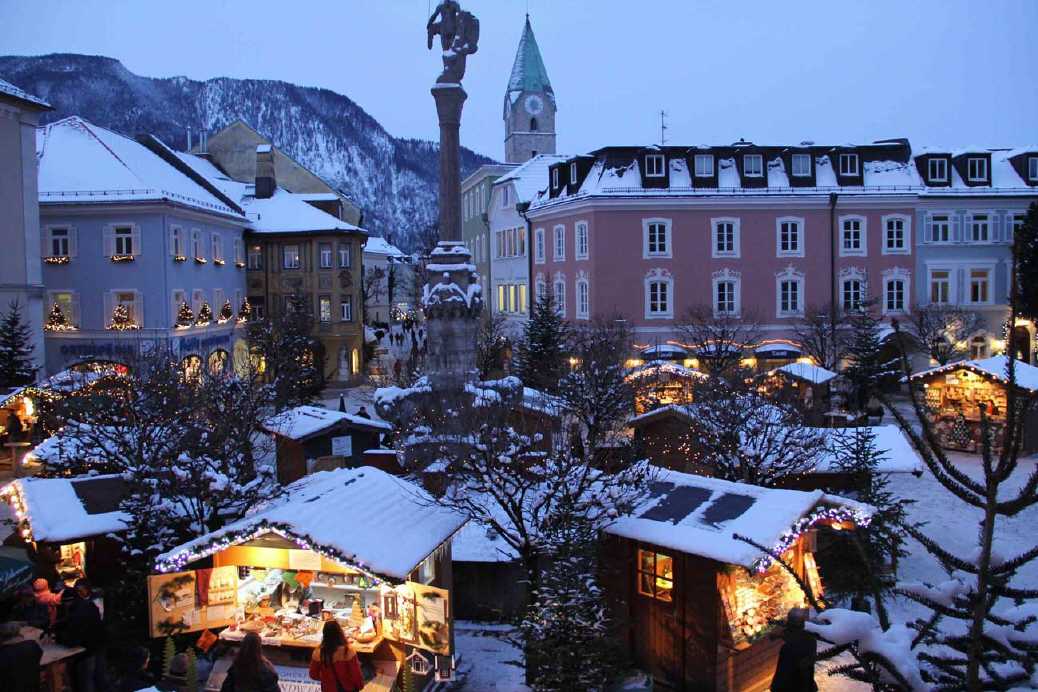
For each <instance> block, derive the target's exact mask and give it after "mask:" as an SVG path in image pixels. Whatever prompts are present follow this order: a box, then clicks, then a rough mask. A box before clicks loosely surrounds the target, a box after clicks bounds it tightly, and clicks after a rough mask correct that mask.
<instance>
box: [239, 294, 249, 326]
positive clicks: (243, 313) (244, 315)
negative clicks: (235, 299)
mask: <svg viewBox="0 0 1038 692" xmlns="http://www.w3.org/2000/svg"><path fill="white" fill-rule="evenodd" d="M250 317H252V306H251V305H249V299H248V298H242V299H241V305H240V306H239V307H238V321H239V322H248V321H249V318H250Z"/></svg>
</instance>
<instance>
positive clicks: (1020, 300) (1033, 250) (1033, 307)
mask: <svg viewBox="0 0 1038 692" xmlns="http://www.w3.org/2000/svg"><path fill="white" fill-rule="evenodd" d="M1014 252H1015V253H1016V272H1017V273H1016V275H1017V285H1016V291H1017V301H1016V305H1017V311H1018V312H1019V314H1020V316H1021V317H1026V318H1028V319H1032V320H1033V319H1038V203H1035V202H1032V203H1031V206H1030V207H1029V208H1028V209H1027V216H1026V217H1024V225H1023V226H1021V227H1020V228H1019V229H1017V231H1016V238H1015V239H1014Z"/></svg>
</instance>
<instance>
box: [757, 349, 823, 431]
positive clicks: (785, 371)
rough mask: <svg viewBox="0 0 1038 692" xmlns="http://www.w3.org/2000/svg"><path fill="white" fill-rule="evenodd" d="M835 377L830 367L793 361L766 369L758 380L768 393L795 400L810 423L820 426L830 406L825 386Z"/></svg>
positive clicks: (787, 399)
mask: <svg viewBox="0 0 1038 692" xmlns="http://www.w3.org/2000/svg"><path fill="white" fill-rule="evenodd" d="M835 377H836V373H835V372H832V371H831V370H826V369H825V368H823V367H819V366H817V365H814V364H812V363H800V362H797V363H787V364H786V365H783V366H781V367H778V368H774V369H772V370H769V371H768V372H767V373H766V374H765V375H764V376H763V377H762V378H761V383H762V386H763V387H764V389H765V391H766V392H767V393H768V394H769V395H771V396H775V397H779V398H782V399H784V400H786V401H793V402H796V403H797V405H798V406H800V408H801V409H802V410H803V411H804V414H805V415H806V416H807V419H808V421H809V422H810V423H811V424H812V425H820V424H822V423H823V422H825V412H826V411H828V410H829V409H830V408H831V406H830V404H831V400H830V399H831V397H830V391H829V388H830V383H831V382H832V380H833V379H834V378H835Z"/></svg>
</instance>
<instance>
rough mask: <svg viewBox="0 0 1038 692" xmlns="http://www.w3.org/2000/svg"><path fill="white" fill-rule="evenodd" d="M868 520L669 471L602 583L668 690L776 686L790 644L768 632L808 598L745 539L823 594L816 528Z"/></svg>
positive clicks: (630, 637)
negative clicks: (784, 650)
mask: <svg viewBox="0 0 1038 692" xmlns="http://www.w3.org/2000/svg"><path fill="white" fill-rule="evenodd" d="M869 519H870V510H869V508H867V507H866V506H864V505H861V504H858V503H855V502H852V501H850V500H845V499H843V498H839V497H835V496H831V495H826V494H824V493H822V492H818V491H815V492H802V491H797V490H777V489H771V488H762V487H759V486H753V485H746V484H742V483H731V482H728V481H722V480H718V479H713V478H705V477H702V476H695V475H690V474H684V473H677V472H674V471H666V470H664V471H661V472H660V474H659V477H658V479H657V481H656V482H655V483H654V485H653V488H652V493H651V495H650V497H649V498H648V499H647V500H645V501H644V502H643V503H642V504H641V505H640V506H639V507H638V509H637V510H635V512H633V513H632V514H630V515H628V516H626V517H622V518H621V519H619V520H618V521H617V522H615V523H614V524H612V525H611V526H610V527H609V528H607V529H606V533H607V536H606V543H607V545H606V553H605V554H606V556H607V557H606V563H605V564H606V565H607V569H606V573H605V575H604V577H603V581H604V583H605V585H606V588H607V590H608V591H609V593H610V594H611V595H612V596H614V597H615V598H616V599H617V601H618V602H620V603H621V604H623V608H622V609H621V614H620V622H619V628H620V637H621V640H622V642H623V644H624V645H625V647H626V649H627V652H628V654H629V655H630V657H631V658H632V660H633V661H634V662H635V664H636V665H638V666H639V667H641V668H642V669H643V670H646V671H647V672H649V673H650V674H651V675H652V676H653V678H655V680H656V681H657V682H658V683H659V684H660V685H661V686H665V687H666V689H673V690H717V691H719V692H720V691H724V692H757V691H758V690H765V689H767V687H768V684H769V683H770V681H771V676H772V673H773V672H774V670H775V663H776V659H777V656H778V650H779V647H780V645H781V640H778V639H774V638H772V637H770V636H769V635H770V634H772V633H773V632H774V631H775V628H776V627H778V626H779V623H780V622H781V621H782V620H783V619H784V618H785V616H786V614H787V613H788V611H789V609H790V608H792V607H799V606H802V605H804V604H805V603H806V602H807V601H806V598H805V595H804V593H803V592H802V591H801V589H800V587H799V586H798V585H797V583H796V581H795V580H794V579H793V578H792V577H791V575H789V573H788V572H786V571H785V570H784V569H783V568H782V567H781V566H780V565H778V564H777V563H774V562H772V560H771V559H770V558H769V557H768V556H767V554H766V553H764V552H762V551H761V550H759V549H757V548H755V547H753V546H752V545H750V544H749V543H746V542H744V541H742V540H739V539H738V538H736V536H737V535H738V536H744V537H746V538H749V539H751V540H752V541H754V542H755V543H757V544H758V545H762V546H766V547H768V548H769V549H770V550H773V551H775V552H777V553H779V554H781V555H782V556H783V559H784V560H786V561H787V562H788V563H789V564H791V565H792V566H793V567H794V569H795V570H796V571H797V573H798V575H799V576H800V577H802V578H803V579H804V580H805V581H806V582H807V583H808V584H809V585H810V586H811V588H812V590H813V591H816V592H821V591H822V584H821V580H820V578H819V576H818V571H817V569H816V566H815V562H814V555H813V533H812V531H811V530H812V528H813V527H816V526H819V525H822V524H828V525H837V524H838V525H840V527H841V528H850V527H852V526H854V525H860V524H865V523H867V522H868V521H869Z"/></svg>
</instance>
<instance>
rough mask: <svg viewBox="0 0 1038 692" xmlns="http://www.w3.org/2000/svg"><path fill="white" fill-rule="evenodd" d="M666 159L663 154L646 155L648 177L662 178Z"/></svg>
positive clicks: (646, 173) (646, 174)
mask: <svg viewBox="0 0 1038 692" xmlns="http://www.w3.org/2000/svg"><path fill="white" fill-rule="evenodd" d="M665 163H666V159H665V158H664V157H663V154H649V155H648V156H646V157H645V176H646V177H648V178H662V177H663V166H664V164H665Z"/></svg>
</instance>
